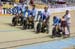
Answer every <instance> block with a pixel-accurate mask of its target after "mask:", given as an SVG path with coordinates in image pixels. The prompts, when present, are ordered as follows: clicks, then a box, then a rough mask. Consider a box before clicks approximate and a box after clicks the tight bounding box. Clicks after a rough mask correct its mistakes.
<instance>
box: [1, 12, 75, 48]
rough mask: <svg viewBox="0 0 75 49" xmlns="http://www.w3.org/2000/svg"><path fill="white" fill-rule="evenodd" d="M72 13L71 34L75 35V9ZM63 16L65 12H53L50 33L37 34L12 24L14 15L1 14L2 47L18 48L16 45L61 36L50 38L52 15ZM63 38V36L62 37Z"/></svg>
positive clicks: (49, 39)
mask: <svg viewBox="0 0 75 49" xmlns="http://www.w3.org/2000/svg"><path fill="white" fill-rule="evenodd" d="M70 13H71V16H72V17H71V36H75V11H70ZM55 15H56V16H59V17H62V16H63V15H64V13H54V14H51V18H50V33H49V34H45V33H40V34H35V32H34V30H33V29H31V30H21V28H22V27H20V26H16V27H13V26H11V19H12V17H13V16H0V49H1V48H7V49H16V47H19V46H24V45H30V44H32V43H40V42H45V41H51V40H55V39H59V38H54V39H52V38H50V37H49V36H50V35H51V30H52V29H51V28H52V17H53V16H55ZM60 39H62V37H61V38H60Z"/></svg>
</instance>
